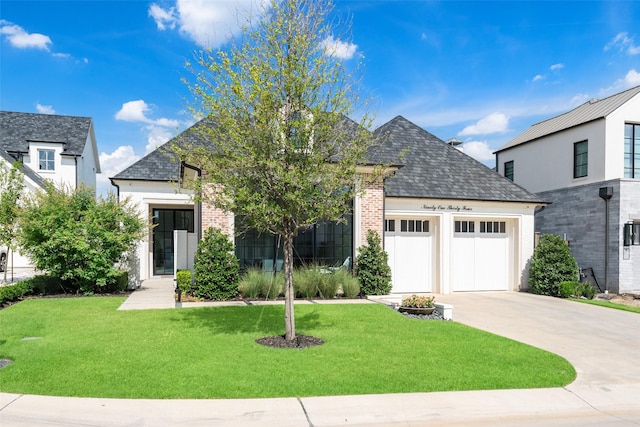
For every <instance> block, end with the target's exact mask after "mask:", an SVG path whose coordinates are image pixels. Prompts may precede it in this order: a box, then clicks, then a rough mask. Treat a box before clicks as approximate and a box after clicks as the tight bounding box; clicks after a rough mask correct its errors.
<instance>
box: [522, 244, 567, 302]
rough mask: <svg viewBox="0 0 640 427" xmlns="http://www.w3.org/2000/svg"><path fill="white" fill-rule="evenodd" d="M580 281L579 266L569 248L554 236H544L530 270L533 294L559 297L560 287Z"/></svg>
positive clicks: (536, 250)
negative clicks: (564, 283)
mask: <svg viewBox="0 0 640 427" xmlns="http://www.w3.org/2000/svg"><path fill="white" fill-rule="evenodd" d="M577 279H578V264H577V263H576V260H575V258H574V257H573V256H572V255H571V252H570V251H569V246H567V244H566V243H565V242H564V240H562V238H560V236H556V235H553V234H543V235H542V237H541V238H540V243H539V244H538V246H537V247H536V249H535V251H534V252H533V261H532V262H531V269H530V270H529V287H530V290H531V292H533V293H534V294H540V295H551V296H558V295H559V285H560V283H562V282H565V281H576V280H577Z"/></svg>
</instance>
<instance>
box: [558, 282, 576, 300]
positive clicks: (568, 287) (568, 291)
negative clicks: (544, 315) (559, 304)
mask: <svg viewBox="0 0 640 427" xmlns="http://www.w3.org/2000/svg"><path fill="white" fill-rule="evenodd" d="M576 294H577V293H576V283H575V282H571V281H564V282H560V285H559V286H558V296H559V297H560V298H570V297H571V296H573V295H576Z"/></svg>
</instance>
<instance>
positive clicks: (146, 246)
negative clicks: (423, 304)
mask: <svg viewBox="0 0 640 427" xmlns="http://www.w3.org/2000/svg"><path fill="white" fill-rule="evenodd" d="M194 126H198V124H196V125H194ZM375 133H376V135H377V136H380V137H381V141H382V142H381V144H380V145H379V146H378V147H377V150H376V154H375V155H372V156H371V158H372V159H377V161H379V162H380V163H382V164H396V165H397V167H395V168H394V169H396V170H395V172H394V174H393V176H391V177H389V178H387V179H386V180H385V183H384V185H382V184H379V185H377V186H376V185H373V186H371V187H368V188H366V189H365V190H366V191H365V193H364V194H363V195H362V196H360V197H357V198H356V199H355V200H354V201H353V209H352V210H351V212H347V213H345V215H346V219H347V221H346V223H344V224H333V223H321V224H318V225H316V226H315V227H312V228H311V229H309V230H305V231H304V232H300V233H299V235H298V237H297V238H296V241H295V242H294V246H295V254H294V256H295V262H296V263H297V264H303V263H308V262H316V263H322V264H326V265H348V266H352V262H353V260H354V259H355V257H356V256H357V251H358V247H360V246H362V245H363V244H364V243H365V242H366V239H365V236H366V232H367V230H369V229H373V230H376V231H378V232H379V234H380V235H381V236H383V239H384V246H385V250H386V251H387V252H388V254H389V262H390V266H391V269H392V281H393V292H394V293H406V292H436V293H449V292H455V291H473V290H518V289H520V288H522V287H526V283H524V277H526V275H523V271H524V270H525V268H526V265H527V262H528V260H529V258H530V257H531V255H532V253H533V246H534V244H533V243H534V231H533V218H534V211H535V209H536V207H540V206H543V205H544V204H545V203H544V201H543V200H542V199H541V198H540V197H538V196H536V195H534V194H532V193H529V192H528V191H526V190H524V189H523V188H521V187H520V186H518V185H516V184H514V183H513V182H511V181H510V180H508V179H506V178H504V177H502V176H500V175H498V174H497V173H496V172H495V171H493V170H492V169H489V168H487V167H486V166H484V165H483V164H481V163H479V162H477V161H476V160H474V159H472V158H471V157H469V156H467V155H466V154H464V153H462V152H461V151H459V150H458V149H457V148H455V146H453V145H451V144H447V143H446V142H444V141H442V140H440V139H439V138H437V137H435V136H433V135H432V134H430V133H429V132H427V131H425V130H424V129H422V128H420V127H419V126H417V125H415V124H413V123H411V122H410V121H408V120H406V119H405V118H403V117H396V118H394V119H393V120H391V121H390V122H388V123H387V124H385V125H383V126H381V127H380V128H379V129H377V130H376V131H375ZM185 137H189V129H188V130H186V131H185V132H183V133H182V134H181V135H178V136H177V137H176V138H175V139H174V141H177V140H179V139H180V138H185ZM171 144H172V141H170V142H169V143H167V144H166V145H165V146H163V147H160V148H159V149H158V150H156V151H154V152H152V153H150V154H149V155H147V156H146V157H144V158H143V159H141V160H139V161H138V162H137V163H135V164H133V165H131V166H130V167H128V168H126V169H125V170H123V171H122V172H120V173H118V174H117V175H116V176H114V177H112V178H111V181H112V183H113V184H114V185H115V186H117V188H118V194H119V196H120V197H130V198H131V200H132V201H133V202H135V203H138V206H139V208H140V213H141V215H142V216H144V217H152V218H153V219H154V222H155V223H156V226H155V227H154V228H153V230H152V231H150V234H149V237H148V239H145V241H143V242H142V243H141V245H140V250H139V260H138V262H139V270H140V278H141V279H146V278H149V277H153V276H161V275H172V274H174V269H175V268H176V263H179V262H181V261H180V257H182V256H183V255H184V254H181V253H177V250H176V247H177V246H179V245H180V243H179V242H178V240H180V239H183V238H184V239H186V240H187V243H186V246H184V247H187V248H190V249H188V251H192V250H194V248H193V242H194V241H196V242H197V239H198V236H201V235H202V229H203V228H206V227H208V226H216V227H218V228H220V229H221V230H223V231H224V232H226V233H228V234H229V235H230V238H233V239H234V241H235V246H236V255H237V256H238V258H239V260H240V264H241V266H243V267H250V266H258V267H260V266H261V267H262V268H265V269H271V270H272V269H273V268H274V267H275V268H276V269H277V268H278V265H279V260H280V259H281V258H282V247H281V245H279V242H278V239H277V238H274V237H273V236H268V235H260V234H258V233H252V232H245V233H243V234H242V235H237V236H236V235H235V234H236V233H235V232H234V231H235V218H234V216H233V214H229V213H225V212H220V211H218V210H216V209H215V208H213V207H211V206H207V205H206V204H205V205H199V204H198V203H194V202H193V201H192V198H191V195H190V194H189V193H188V192H184V191H183V192H176V189H177V188H178V184H177V183H178V182H179V180H180V177H181V176H182V174H183V173H184V167H185V166H184V165H181V163H180V162H178V161H176V159H175V158H172V155H171V150H170V149H169V147H170V146H171ZM187 265H188V263H187Z"/></svg>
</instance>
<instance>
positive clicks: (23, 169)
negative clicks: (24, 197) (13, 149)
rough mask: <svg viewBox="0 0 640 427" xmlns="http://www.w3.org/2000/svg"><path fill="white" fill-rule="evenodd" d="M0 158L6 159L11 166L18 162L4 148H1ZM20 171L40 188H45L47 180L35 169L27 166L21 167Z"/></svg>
mask: <svg viewBox="0 0 640 427" xmlns="http://www.w3.org/2000/svg"><path fill="white" fill-rule="evenodd" d="M0 158H1V159H4V160H5V161H6V162H7V163H8V164H9V165H13V163H14V162H15V161H16V159H15V158H13V157H12V156H11V155H9V154H8V153H7V152H6V151H4V149H2V148H0ZM20 171H21V172H22V173H23V174H24V175H25V176H26V177H28V178H29V179H30V180H31V181H33V183H34V184H36V185H37V186H39V187H40V188H44V187H45V180H44V179H43V178H42V177H41V176H40V175H38V174H37V173H36V172H35V171H34V170H33V169H31V168H29V167H27V166H25V165H20Z"/></svg>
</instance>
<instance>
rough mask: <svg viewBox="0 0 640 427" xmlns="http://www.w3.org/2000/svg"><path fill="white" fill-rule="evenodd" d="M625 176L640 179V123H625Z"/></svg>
mask: <svg viewBox="0 0 640 427" xmlns="http://www.w3.org/2000/svg"><path fill="white" fill-rule="evenodd" d="M624 177H625V178H636V179H640V125H636V124H631V123H625V125H624Z"/></svg>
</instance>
